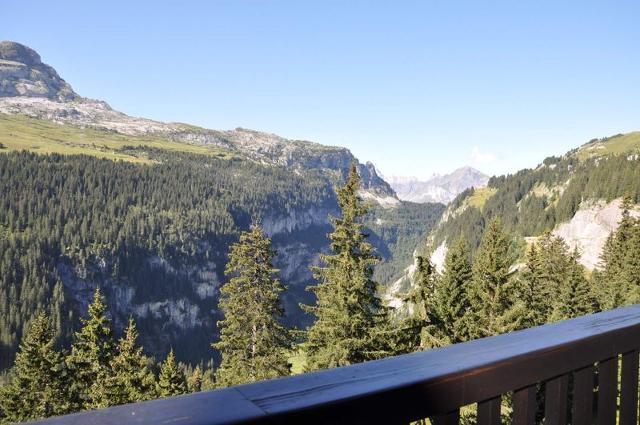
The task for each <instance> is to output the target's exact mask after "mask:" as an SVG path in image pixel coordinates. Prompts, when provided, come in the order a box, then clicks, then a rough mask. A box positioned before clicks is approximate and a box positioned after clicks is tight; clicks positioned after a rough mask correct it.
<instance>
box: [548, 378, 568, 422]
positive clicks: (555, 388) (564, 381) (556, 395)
mask: <svg viewBox="0 0 640 425" xmlns="http://www.w3.org/2000/svg"><path fill="white" fill-rule="evenodd" d="M568 388H569V375H562V376H559V377H557V378H554V379H551V380H550V381H547V383H546V384H545V400H544V423H545V425H566V423H567V391H568Z"/></svg>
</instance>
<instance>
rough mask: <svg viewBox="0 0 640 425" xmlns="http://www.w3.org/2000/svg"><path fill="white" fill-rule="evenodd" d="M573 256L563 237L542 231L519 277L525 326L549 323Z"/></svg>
mask: <svg viewBox="0 0 640 425" xmlns="http://www.w3.org/2000/svg"><path fill="white" fill-rule="evenodd" d="M570 262H571V256H570V254H569V248H568V247H567V244H566V243H565V242H564V240H563V239H562V238H560V237H557V236H553V235H552V234H551V233H550V232H546V233H545V234H543V235H542V236H541V237H540V238H539V239H538V241H537V242H536V244H534V245H533V246H532V247H531V249H530V250H529V252H528V253H527V265H526V268H525V270H524V271H523V272H522V274H521V276H520V282H519V283H520V297H519V298H520V300H521V301H523V302H524V304H525V305H526V306H527V310H528V311H527V314H526V317H525V319H524V323H523V325H524V326H525V327H532V326H538V325H541V324H543V323H546V322H547V321H548V320H549V317H550V316H551V313H552V311H553V302H552V301H553V300H556V299H557V296H558V293H559V291H560V290H561V288H563V287H564V286H565V285H567V279H568V278H569V267H570Z"/></svg>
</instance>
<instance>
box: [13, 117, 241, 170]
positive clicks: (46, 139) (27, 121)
mask: <svg viewBox="0 0 640 425" xmlns="http://www.w3.org/2000/svg"><path fill="white" fill-rule="evenodd" d="M0 143H2V144H3V145H4V146H5V147H6V149H3V150H2V151H3V152H7V151H19V150H28V151H31V152H35V153H42V154H47V153H58V154H63V155H72V154H86V155H92V156H96V157H99V158H108V159H113V160H124V161H129V162H137V163H149V162H151V161H150V160H149V159H147V158H145V157H144V156H143V154H139V153H137V154H134V153H132V152H130V151H126V150H122V148H123V147H125V146H129V147H130V146H136V147H139V146H147V147H152V148H158V149H164V150H168V151H179V152H190V153H195V154H202V155H212V156H219V157H229V158H230V157H232V156H233V155H232V154H231V153H230V152H229V151H227V150H224V149H221V148H218V147H214V146H197V145H190V144H187V143H181V142H176V141H172V140H168V139H166V138H161V137H155V136H127V135H123V134H119V133H114V132H109V131H105V130H98V129H92V128H79V127H73V126H69V125H63V124H57V123H54V122H51V121H45V120H39V119H36V118H30V117H26V116H23V115H6V114H0Z"/></svg>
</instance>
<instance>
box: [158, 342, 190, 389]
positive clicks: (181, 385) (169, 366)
mask: <svg viewBox="0 0 640 425" xmlns="http://www.w3.org/2000/svg"><path fill="white" fill-rule="evenodd" d="M186 392H187V381H186V379H185V376H184V373H183V371H182V368H180V365H178V363H177V362H176V357H175V355H174V354H173V349H171V351H169V354H168V355H167V358H166V359H165V360H164V362H162V365H161V366H160V376H159V377H158V383H157V385H156V393H157V395H158V397H171V396H174V395H181V394H185V393H186Z"/></svg>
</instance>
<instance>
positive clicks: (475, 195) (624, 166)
mask: <svg viewBox="0 0 640 425" xmlns="http://www.w3.org/2000/svg"><path fill="white" fill-rule="evenodd" d="M623 196H631V198H632V199H633V200H634V201H635V202H636V204H637V203H639V202H640V133H639V132H633V133H628V134H623V135H622V134H621V135H616V136H612V137H609V138H604V139H595V140H592V141H590V142H588V143H586V144H585V145H583V146H581V147H580V148H577V149H574V150H572V151H570V152H568V153H567V154H565V155H563V156H562V157H549V158H547V159H545V160H544V162H543V163H542V164H540V165H538V166H537V167H536V168H532V169H524V170H521V171H518V172H517V173H515V174H512V175H507V176H499V177H492V178H491V179H489V181H488V184H487V187H486V188H479V189H468V190H466V191H464V192H463V193H461V194H460V195H459V196H458V197H457V198H456V199H455V200H454V201H453V202H451V204H449V205H448V207H447V209H446V210H445V212H444V213H443V215H442V218H441V220H440V222H439V223H438V225H437V226H436V228H435V229H434V230H433V231H432V232H431V234H430V235H429V237H428V238H427V239H425V240H424V241H423V243H422V244H421V245H420V246H419V248H418V250H417V252H418V253H419V254H421V255H429V256H430V258H431V261H432V262H433V263H434V264H435V265H436V267H438V268H439V269H441V268H442V265H443V262H444V257H445V254H446V252H447V247H448V246H450V245H451V243H452V242H454V241H455V240H457V239H458V238H459V237H461V236H463V237H464V238H466V240H467V241H468V243H469V246H470V248H471V250H472V252H475V250H476V249H477V248H478V246H479V244H480V240H481V236H482V232H483V231H484V228H485V225H486V224H487V223H488V222H489V220H490V219H491V218H493V217H498V218H500V219H501V221H502V223H503V225H504V227H505V229H506V230H507V231H509V232H510V233H511V234H512V235H513V236H514V243H515V244H516V245H517V246H518V247H519V250H520V252H521V253H524V249H525V247H526V246H527V244H529V243H531V242H533V241H535V239H536V238H537V237H538V236H539V235H541V234H542V233H543V232H545V231H553V233H554V234H556V235H559V236H561V237H563V238H564V239H565V241H566V242H567V243H568V245H569V246H570V247H571V248H576V247H577V248H578V250H579V252H580V262H581V263H582V264H583V265H584V266H585V267H587V268H588V269H591V270H593V269H594V268H597V267H598V265H599V262H600V259H599V257H600V253H601V251H602V247H603V246H604V242H605V241H606V239H607V237H608V236H609V234H610V233H611V232H612V231H613V230H615V229H616V228H617V224H618V221H619V220H620V218H621V209H620V199H621V198H622V197H623ZM632 213H633V212H632ZM634 214H640V212H635V213H634ZM412 273H413V268H412V267H409V268H407V269H406V270H405V274H404V276H403V277H401V278H400V279H398V281H396V282H395V283H394V284H393V285H392V286H391V287H390V290H389V291H390V293H391V294H393V293H398V292H402V291H403V290H406V289H407V288H408V284H409V283H408V281H409V280H410V279H411V276H412Z"/></svg>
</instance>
